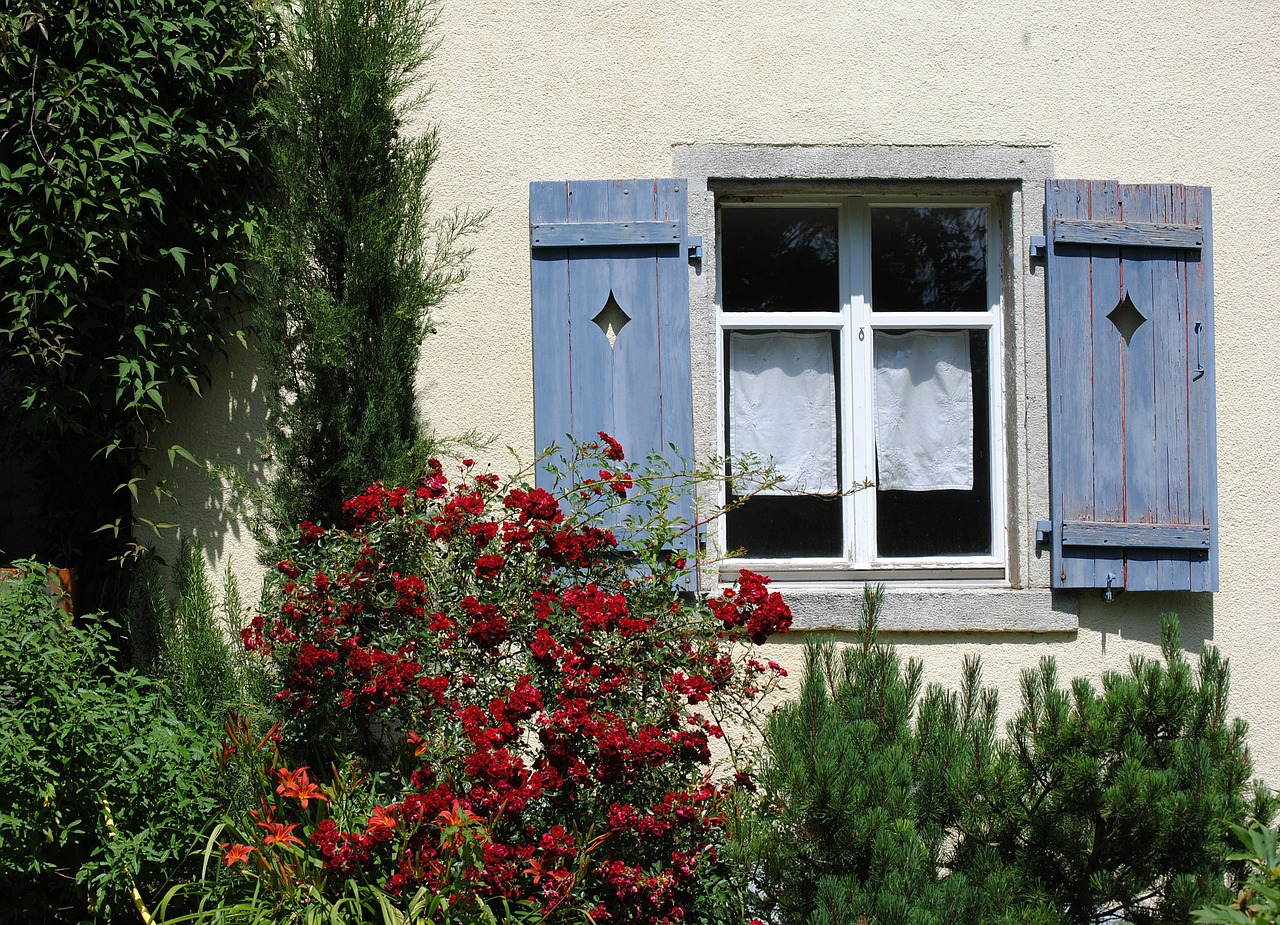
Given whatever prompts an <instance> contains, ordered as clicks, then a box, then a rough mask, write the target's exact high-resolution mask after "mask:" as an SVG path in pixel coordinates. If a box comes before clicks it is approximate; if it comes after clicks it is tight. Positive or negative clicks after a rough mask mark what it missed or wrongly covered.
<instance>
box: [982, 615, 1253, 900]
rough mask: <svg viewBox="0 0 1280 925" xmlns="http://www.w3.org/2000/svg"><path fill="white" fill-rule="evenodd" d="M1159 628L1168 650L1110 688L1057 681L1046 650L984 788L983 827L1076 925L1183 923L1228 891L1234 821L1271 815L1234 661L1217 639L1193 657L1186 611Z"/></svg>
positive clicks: (1116, 677)
mask: <svg viewBox="0 0 1280 925" xmlns="http://www.w3.org/2000/svg"><path fill="white" fill-rule="evenodd" d="M1161 627H1162V645H1161V652H1162V658H1160V659H1151V658H1145V657H1141V656H1134V657H1133V658H1132V659H1131V661H1130V666H1129V670H1128V671H1127V672H1108V673H1107V674H1106V675H1104V677H1103V679H1102V689H1101V690H1096V689H1095V688H1094V687H1093V686H1092V685H1091V684H1090V683H1089V682H1088V681H1086V680H1084V679H1082V678H1077V679H1075V680H1074V681H1073V682H1072V683H1071V685H1070V687H1069V688H1061V687H1059V686H1058V680H1057V671H1056V667H1055V665H1054V663H1053V660H1052V659H1049V658H1046V659H1044V660H1042V662H1041V664H1040V666H1039V668H1038V670H1034V671H1027V672H1025V673H1024V674H1023V678H1022V706H1021V709H1020V710H1019V712H1018V714H1017V716H1016V717H1015V718H1014V719H1013V721H1012V722H1011V723H1010V724H1009V729H1008V742H1007V744H1006V746H1005V748H1004V749H1003V750H1002V752H1001V759H1002V760H1001V767H1000V775H999V780H998V781H997V782H996V784H995V785H994V786H993V787H991V788H990V789H989V790H988V792H987V795H988V797H989V801H988V802H987V803H986V805H985V809H986V813H985V820H986V822H987V825H988V826H989V828H988V829H987V830H986V831H984V832H983V833H982V834H983V835H984V837H990V838H991V839H992V840H993V841H995V842H996V843H997V844H998V845H999V848H1000V851H1001V853H1002V854H1003V855H1004V856H1005V857H1007V858H1009V859H1010V861H1011V862H1013V863H1016V864H1017V865H1018V866H1019V867H1020V868H1021V869H1022V870H1023V871H1024V872H1025V874H1026V875H1027V876H1028V878H1030V879H1031V880H1033V881H1034V882H1037V883H1039V884H1041V885H1042V886H1043V888H1044V889H1045V891H1046V892H1047V893H1049V894H1050V895H1051V896H1052V897H1053V898H1054V901H1055V903H1056V904H1057V905H1058V906H1059V908H1062V909H1065V910H1066V918H1067V921H1068V922H1071V923H1087V922H1104V921H1117V920H1119V921H1131V922H1178V923H1182V922H1186V921H1187V920H1188V918H1189V917H1190V915H1191V910H1193V909H1195V908H1197V907H1199V906H1202V905H1204V904H1206V903H1209V902H1214V901H1219V900H1220V899H1222V898H1224V897H1225V894H1224V890H1225V887H1224V885H1223V884H1224V882H1225V878H1226V874H1227V862H1226V860H1225V858H1226V855H1227V853H1228V850H1229V839H1230V830H1229V827H1228V824H1229V823H1230V824H1243V823H1245V822H1246V821H1247V820H1248V819H1249V818H1251V817H1252V816H1254V815H1259V816H1261V817H1263V818H1266V817H1268V816H1269V813H1270V794H1269V792H1268V791H1266V789H1265V788H1262V787H1260V786H1257V785H1253V784H1252V783H1251V781H1250V775H1251V771H1252V763H1251V761H1250V758H1249V752H1248V749H1247V748H1246V746H1245V734H1246V731H1247V728H1246V725H1245V723H1244V722H1243V721H1242V720H1239V719H1236V720H1233V719H1231V717H1230V714H1229V712H1228V703H1227V700H1228V689H1229V687H1230V669H1229V666H1228V663H1227V660H1226V659H1224V658H1222V656H1221V655H1220V654H1219V653H1218V651H1217V650H1216V649H1215V648H1213V647H1212V646H1206V647H1205V649H1204V650H1203V651H1202V652H1201V654H1200V658H1199V664H1198V666H1192V665H1191V664H1190V663H1189V662H1188V660H1187V658H1186V656H1185V655H1184V654H1183V652H1182V649H1181V641H1180V638H1179V634H1178V625H1177V620H1176V618H1175V617H1173V616H1172V615H1166V616H1164V617H1162V618H1161Z"/></svg>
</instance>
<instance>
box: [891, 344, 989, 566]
mask: <svg viewBox="0 0 1280 925" xmlns="http://www.w3.org/2000/svg"><path fill="white" fill-rule="evenodd" d="M987 337H988V335H987V332H986V331H970V332H969V363H970V368H971V370H972V384H973V395H972V400H973V488H972V489H971V490H968V491H964V490H942V491H905V490H892V491H890V490H883V489H881V488H878V487H877V488H876V547H877V553H878V555H880V556H881V557H886V558H899V557H917V556H945V555H990V554H991V551H992V549H991V452H990V445H991V385H990V374H989V370H988V358H987V353H988V343H987ZM879 481H880V479H879V473H878V472H877V482H879Z"/></svg>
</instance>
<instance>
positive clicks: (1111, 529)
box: [1045, 180, 1218, 591]
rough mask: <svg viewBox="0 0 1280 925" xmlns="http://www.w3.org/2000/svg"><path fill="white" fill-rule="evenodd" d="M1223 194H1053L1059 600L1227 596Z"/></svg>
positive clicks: (1151, 189) (1052, 397) (1182, 189)
mask: <svg viewBox="0 0 1280 925" xmlns="http://www.w3.org/2000/svg"><path fill="white" fill-rule="evenodd" d="M1209 207H1210V196H1209V190H1208V189H1207V188H1203V187H1191V186H1124V185H1120V184H1118V183H1114V182H1099V181H1087V180H1051V181H1049V182H1048V184H1047V188H1046V205H1045V224H1046V228H1045V239H1046V240H1045V243H1046V246H1047V282H1048V325H1049V326H1048V336H1049V402H1050V405H1049V429H1050V441H1049V442H1050V490H1051V494H1052V501H1051V504H1052V516H1053V522H1052V530H1053V537H1052V542H1053V586H1054V587H1056V588H1105V587H1108V586H1112V587H1115V588H1117V589H1119V588H1127V589H1129V590H1135V591H1154V590H1191V591H1216V590H1217V588H1218V537H1217V532H1218V522H1217V520H1218V519H1217V441H1216V437H1215V420H1214V363H1213V275H1212V264H1211V256H1212V251H1211V248H1210V222H1209V217H1210V216H1209V212H1210V208H1209Z"/></svg>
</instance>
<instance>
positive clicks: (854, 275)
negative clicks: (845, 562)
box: [844, 201, 875, 565]
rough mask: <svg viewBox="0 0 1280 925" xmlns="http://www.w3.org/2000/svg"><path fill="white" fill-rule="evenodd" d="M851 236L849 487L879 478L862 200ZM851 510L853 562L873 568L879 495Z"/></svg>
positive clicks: (870, 493)
mask: <svg viewBox="0 0 1280 925" xmlns="http://www.w3.org/2000/svg"><path fill="white" fill-rule="evenodd" d="M848 213H849V222H848V225H847V228H848V231H849V234H848V235H847V236H846V237H845V239H844V253H845V254H846V255H847V259H848V261H849V265H850V274H849V281H850V299H849V305H850V323H849V330H848V338H847V343H848V354H849V363H850V366H851V373H850V376H849V389H848V390H847V407H848V409H849V410H848V412H847V414H846V421H847V423H848V427H849V431H848V433H849V436H848V437H847V438H846V440H847V443H848V444H849V447H850V454H851V455H852V457H853V469H852V472H851V478H850V484H853V483H855V482H864V481H866V480H868V479H874V478H875V407H874V403H873V401H872V386H873V382H874V371H873V369H872V363H871V357H872V354H871V344H872V336H871V237H870V233H869V232H870V210H869V209H868V207H867V204H866V203H865V202H862V201H855V202H853V203H851V204H850V206H849V208H848ZM849 507H850V509H851V511H852V513H853V529H852V530H851V534H852V537H853V561H854V562H855V563H856V564H858V565H866V564H868V563H870V561H871V559H872V557H873V555H874V553H875V547H874V542H875V491H874V490H872V489H866V490H863V491H858V492H854V493H853V495H852V496H851V498H850V503H849Z"/></svg>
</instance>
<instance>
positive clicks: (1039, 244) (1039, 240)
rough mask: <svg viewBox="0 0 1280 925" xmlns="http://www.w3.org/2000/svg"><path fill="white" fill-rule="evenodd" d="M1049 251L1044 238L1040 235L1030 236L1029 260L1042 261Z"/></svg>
mask: <svg viewBox="0 0 1280 925" xmlns="http://www.w3.org/2000/svg"><path fill="white" fill-rule="evenodd" d="M1048 251H1049V247H1048V245H1047V244H1046V243H1045V237H1044V235H1042V234H1033V235H1032V236H1031V251H1030V255H1031V256H1030V259H1032V260H1044V259H1045V257H1047V256H1048V255H1049V254H1048Z"/></svg>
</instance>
